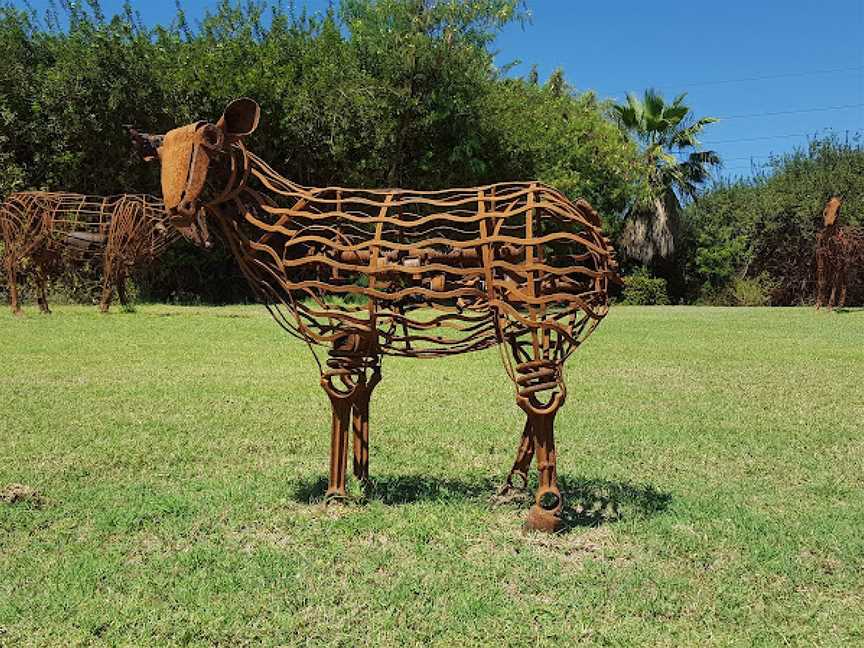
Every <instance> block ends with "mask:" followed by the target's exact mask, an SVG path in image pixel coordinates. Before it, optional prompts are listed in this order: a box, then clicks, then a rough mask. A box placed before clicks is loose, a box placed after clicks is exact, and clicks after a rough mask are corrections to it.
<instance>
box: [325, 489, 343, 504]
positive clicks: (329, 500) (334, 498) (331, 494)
mask: <svg viewBox="0 0 864 648" xmlns="http://www.w3.org/2000/svg"><path fill="white" fill-rule="evenodd" d="M347 499H348V493H346V492H345V491H344V490H336V489H330V490H328V491H327V492H326V493H324V505H325V506H329V505H330V504H336V503H339V502H344V501H345V500H347Z"/></svg>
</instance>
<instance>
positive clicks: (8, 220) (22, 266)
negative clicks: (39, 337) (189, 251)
mask: <svg viewBox="0 0 864 648" xmlns="http://www.w3.org/2000/svg"><path fill="white" fill-rule="evenodd" d="M0 230H2V235H3V243H4V256H3V265H4V270H5V273H6V278H7V282H8V286H9V301H10V305H11V307H12V312H13V313H15V314H16V315H17V314H20V313H21V307H20V304H19V298H18V279H19V277H20V275H21V274H22V273H24V272H25V271H28V270H29V271H32V273H33V276H34V279H35V283H36V290H37V300H38V302H39V308H40V310H41V311H42V312H43V313H49V312H50V310H49V308H48V298H47V283H48V279H49V277H51V276H57V275H58V274H60V272H61V271H62V270H63V269H64V268H72V269H75V268H80V267H82V266H83V265H84V264H85V263H87V262H96V263H100V264H101V269H102V294H101V298H100V301H99V308H100V310H101V311H102V312H106V311H107V310H108V308H109V306H110V305H111V300H112V298H113V293H114V290H115V288H116V290H117V294H118V297H119V298H120V303H122V304H123V305H124V306H125V305H127V303H128V300H127V298H126V277H127V276H128V275H129V273H130V272H131V271H132V270H133V269H134V268H136V267H140V266H142V265H145V264H147V263H150V262H152V261H153V259H154V258H156V257H157V256H158V255H159V254H160V253H161V252H162V251H163V250H164V249H165V248H166V247H167V246H168V245H169V244H170V243H171V242H172V241H174V240H176V239H177V238H178V234H177V232H176V229H175V228H173V227H170V226H169V225H168V223H167V216H166V214H165V209H164V207H163V205H162V202H161V201H160V200H158V199H157V198H154V197H152V196H145V195H120V196H109V197H98V196H85V195H81V194H70V193H54V192H39V191H28V192H20V193H14V194H12V195H10V196H9V197H8V198H7V199H6V200H5V202H4V203H3V204H2V206H0Z"/></svg>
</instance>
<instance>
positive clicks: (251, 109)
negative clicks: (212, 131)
mask: <svg viewBox="0 0 864 648" xmlns="http://www.w3.org/2000/svg"><path fill="white" fill-rule="evenodd" d="M260 116H261V108H260V107H259V106H258V103H257V102H256V101H254V100H253V99H249V98H248V97H241V98H240V99H235V100H234V101H232V102H231V103H229V104H228V106H227V107H226V108H225V112H223V113H222V116H221V117H220V118H219V121H218V122H216V125H217V126H218V127H219V128H221V129H222V132H224V133H225V138H226V139H241V138H243V137H246V136H247V135H249V134H251V133H253V132H254V131H255V129H256V128H258V118H259V117H260Z"/></svg>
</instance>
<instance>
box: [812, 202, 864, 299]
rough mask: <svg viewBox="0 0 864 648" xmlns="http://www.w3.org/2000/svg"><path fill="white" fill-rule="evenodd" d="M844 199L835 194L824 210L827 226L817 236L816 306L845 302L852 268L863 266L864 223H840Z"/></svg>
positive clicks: (823, 215)
mask: <svg viewBox="0 0 864 648" xmlns="http://www.w3.org/2000/svg"><path fill="white" fill-rule="evenodd" d="M842 205H843V199H842V198H840V197H838V196H834V197H832V198H831V199H830V200H829V201H828V204H827V205H825V210H824V211H823V212H822V222H823V225H824V227H823V228H822V231H820V232H819V234H818V235H817V236H816V308H817V309H819V308H821V307H822V306H823V305H826V306H827V307H828V310H831V309H832V308H834V306H837V307H839V308H843V306H844V305H845V304H846V290H847V288H848V283H849V270H850V268H852V267H853V266H855V265H856V264H859V265H862V266H864V227H852V226H848V225H847V226H842V225H840V207H841V206H842Z"/></svg>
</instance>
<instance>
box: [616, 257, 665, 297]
mask: <svg viewBox="0 0 864 648" xmlns="http://www.w3.org/2000/svg"><path fill="white" fill-rule="evenodd" d="M622 302H623V303H625V304H629V305H631V306H665V305H667V304H668V303H669V292H668V290H667V286H666V280H665V279H663V278H662V277H652V276H651V275H650V274H649V273H648V270H647V269H646V268H644V267H642V266H640V267H638V268H637V269H636V270H635V271H634V272H633V273H632V274H629V275H627V276H626V277H625V278H624V292H623V294H622Z"/></svg>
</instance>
